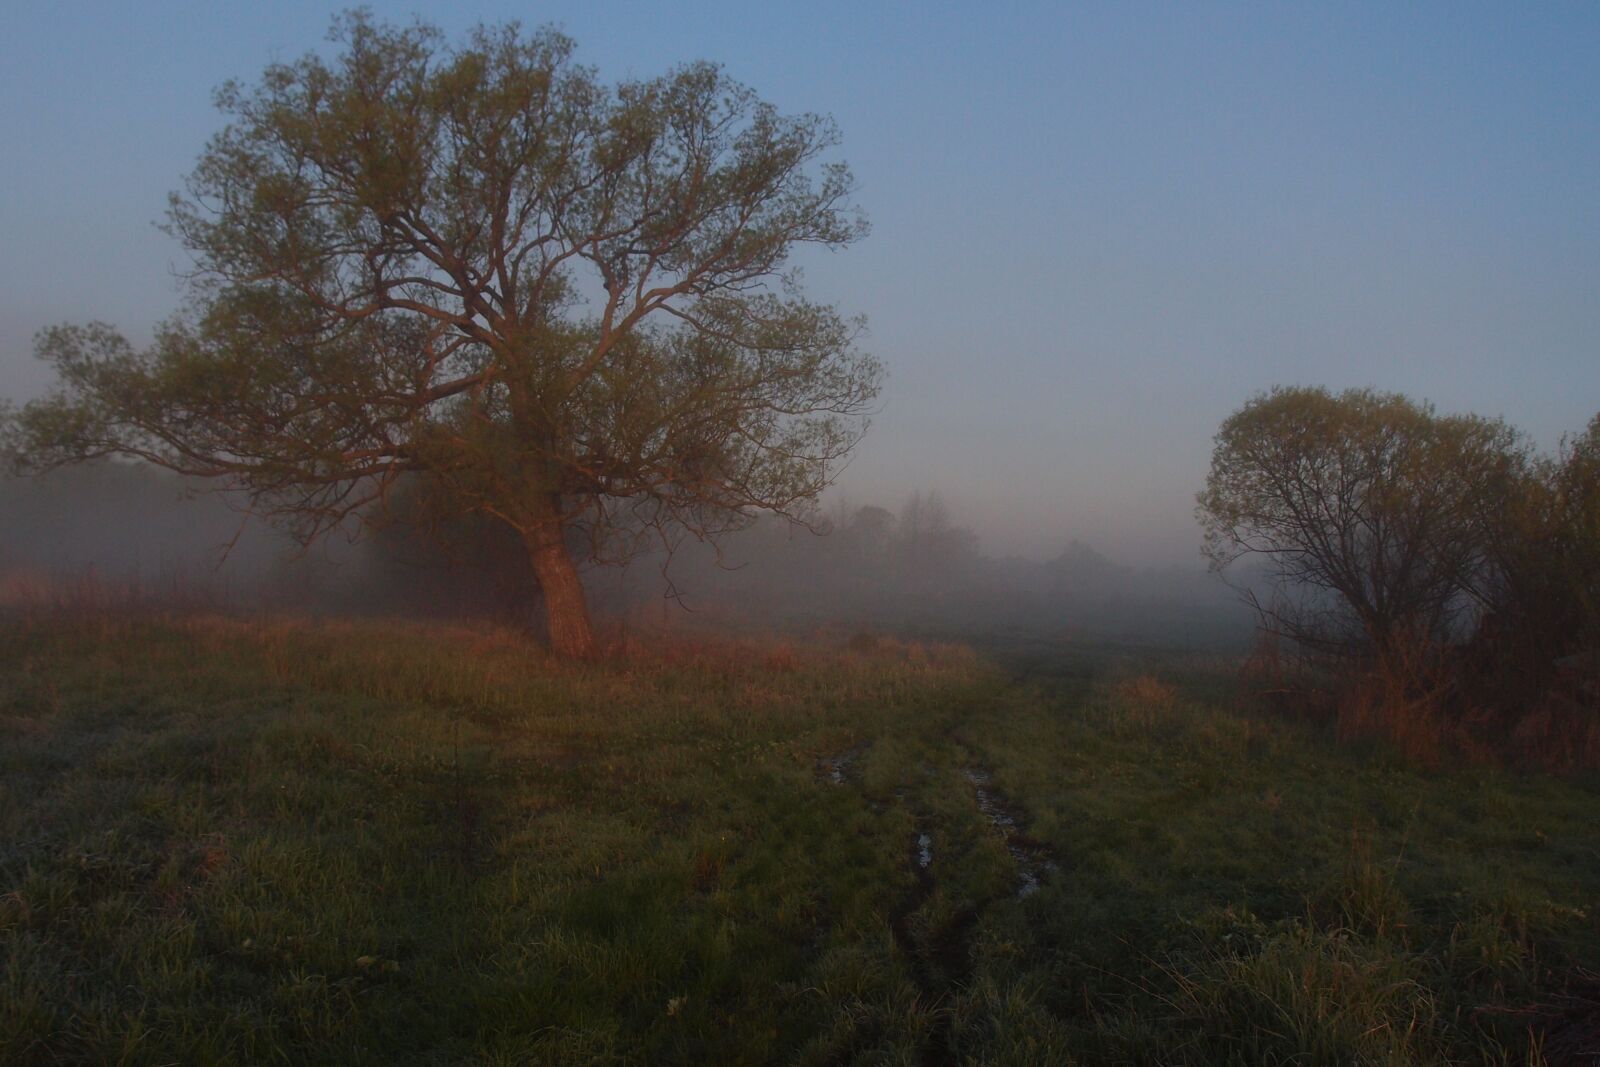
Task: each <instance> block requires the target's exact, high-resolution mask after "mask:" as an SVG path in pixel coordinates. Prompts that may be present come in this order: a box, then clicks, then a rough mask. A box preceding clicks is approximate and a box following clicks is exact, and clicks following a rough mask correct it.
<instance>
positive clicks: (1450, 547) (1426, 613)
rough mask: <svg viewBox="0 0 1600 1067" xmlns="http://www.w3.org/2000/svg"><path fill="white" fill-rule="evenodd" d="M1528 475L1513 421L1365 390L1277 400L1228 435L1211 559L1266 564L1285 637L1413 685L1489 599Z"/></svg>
mask: <svg viewBox="0 0 1600 1067" xmlns="http://www.w3.org/2000/svg"><path fill="white" fill-rule="evenodd" d="M1527 464H1528V459H1527V454H1526V448H1525V446H1524V445H1523V444H1522V442H1521V439H1520V438H1519V436H1518V435H1517V434H1516V432H1515V431H1513V430H1512V429H1511V428H1510V427H1508V426H1506V425H1505V424H1504V423H1502V422H1500V421H1498V420H1492V419H1484V418H1480V417H1477V416H1459V415H1453V416H1441V415H1438V414H1436V413H1435V412H1434V411H1433V409H1432V408H1430V407H1428V406H1426V405H1419V404H1416V403H1413V402H1412V401H1410V400H1407V399H1406V398H1404V397H1402V396H1398V395H1395V394H1386V393H1377V392H1373V391H1372V390H1365V389H1363V390H1350V391H1347V392H1345V393H1342V394H1339V395H1333V394H1331V393H1329V392H1328V391H1327V390H1324V389H1274V390H1273V391H1271V392H1270V393H1266V394H1263V395H1261V396H1258V397H1256V398H1254V399H1252V400H1251V401H1250V402H1249V403H1247V404H1246V405H1245V406H1244V407H1243V408H1241V409H1240V410H1239V411H1238V412H1236V413H1235V414H1233V415H1232V416H1230V417H1229V418H1228V419H1227V420H1226V421H1225V422H1224V423H1223V424H1222V427H1221V429H1220V430H1219V431H1218V433H1217V437H1216V449H1215V452H1214V453H1213V456H1212V462H1211V471H1210V474H1209V475H1208V477H1207V479H1206V487H1205V489H1204V491H1203V492H1201V494H1200V496H1199V508H1198V515H1199V518H1200V521H1201V523H1202V525H1203V527H1204V529H1205V538H1206V539H1205V552H1206V555H1207V556H1208V557H1209V558H1210V560H1211V562H1212V565H1213V567H1215V568H1216V569H1218V570H1220V569H1222V568H1224V567H1226V566H1227V565H1228V564H1230V563H1232V562H1233V561H1235V560H1237V559H1239V558H1240V557H1242V556H1256V557H1260V558H1261V559H1263V560H1265V562H1266V565H1267V573H1268V575H1269V577H1270V578H1271V580H1272V581H1273V582H1274V583H1275V585H1276V587H1277V588H1276V590H1275V591H1276V592H1278V593H1279V596H1280V598H1279V599H1278V600H1276V601H1274V602H1272V603H1268V604H1263V605H1261V611H1262V614H1263V617H1264V618H1265V619H1266V621H1267V623H1268V625H1269V626H1271V627H1272V628H1274V629H1276V630H1279V631H1281V632H1283V633H1286V634H1288V635H1289V636H1290V637H1292V638H1294V639H1295V640H1296V641H1298V642H1300V643H1301V644H1302V645H1305V646H1308V647H1312V648H1317V649H1322V650H1327V651H1337V652H1346V653H1348V652H1359V653H1367V654H1370V655H1372V656H1374V657H1375V658H1376V660H1377V661H1378V663H1379V664H1380V665H1381V666H1382V667H1383V669H1385V670H1386V671H1388V672H1391V673H1394V674H1404V673H1405V672H1408V671H1411V670H1414V669H1415V665H1414V660H1415V658H1416V657H1417V656H1418V654H1419V651H1420V650H1425V649H1428V648H1430V647H1432V646H1434V645H1436V644H1437V643H1439V642H1442V641H1444V640H1447V639H1449V638H1451V637H1453V636H1459V635H1460V634H1461V633H1462V632H1463V629H1464V628H1465V627H1467V626H1470V624H1471V622H1472V618H1471V612H1472V611H1473V610H1474V609H1477V608H1481V607H1482V606H1483V605H1484V604H1485V603H1486V602H1487V600H1488V598H1489V595H1490V586H1491V583H1492V581H1493V577H1494V576H1493V571H1492V566H1491V562H1492V561H1491V559H1490V553H1489V534H1488V529H1489V526H1490V524H1491V523H1492V522H1493V521H1494V520H1495V518H1496V516H1497V515H1498V514H1499V510H1500V508H1501V507H1502V506H1503V504H1504V502H1505V501H1506V500H1508V499H1510V498H1512V497H1513V496H1514V495H1515V492H1516V490H1517V489H1518V488H1519V487H1520V484H1521V482H1522V480H1523V479H1524V478H1525V476H1526V473H1525V472H1526V468H1527Z"/></svg>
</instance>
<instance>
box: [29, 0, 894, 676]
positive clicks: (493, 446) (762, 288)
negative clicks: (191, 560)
mask: <svg viewBox="0 0 1600 1067" xmlns="http://www.w3.org/2000/svg"><path fill="white" fill-rule="evenodd" d="M331 40H333V41H334V42H335V43H336V44H337V45H338V49H337V55H335V56H334V57H333V58H331V59H328V58H324V57H322V56H319V55H315V54H313V55H307V56H305V57H304V58H302V59H300V60H298V61H296V62H293V63H287V64H274V65H272V66H269V67H268V68H267V69H266V71H265V73H264V74H263V75H262V77H261V79H260V80H259V82H258V83H256V84H255V85H254V86H253V87H246V86H242V85H239V84H232V83H230V84H228V85H225V86H223V88H222V89H221V90H220V91H219V92H218V94H217V102H218V105H219V107H220V108H221V110H222V111H223V112H224V113H226V114H227V115H228V116H230V121H229V122H228V123H227V124H226V125H225V127H224V128H223V129H222V131H221V132H220V133H218V134H217V135H216V136H215V137H214V138H213V139H212V140H211V142H210V143H209V145H208V146H207V147H206V149H205V151H204V153H203V154H202V156H201V158H200V160H199V163H198V165H197V166H196V168H195V170H194V172H193V174H192V176H191V177H190V179H189V180H188V183H187V187H186V189H185V190H184V191H183V192H180V193H177V194H174V196H173V197H172V203H171V207H170V211H169V225H170V228H171V231H172V232H173V233H174V234H176V235H177V236H178V237H179V238H181V240H182V241H183V243H184V245H186V246H187V248H188V249H189V251H190V252H191V253H192V255H193V258H194V263H195V268H196V269H195V271H194V273H193V275H192V279H191V281H192V284H191V286H190V297H191V299H190V300H189V301H188V307H187V310H186V311H185V312H184V313H183V314H181V315H180V316H179V317H178V318H177V319H176V320H174V321H172V322H170V323H168V324H167V325H165V326H164V327H163V328H162V329H160V330H159V332H158V335H157V337H156V339H155V341H154V343H153V344H152V345H151V346H150V347H148V348H146V349H143V350H138V349H136V348H135V347H134V346H133V345H131V344H129V342H127V341H126V340H125V339H124V338H123V337H122V336H121V335H119V334H118V333H117V332H116V331H115V330H114V329H112V328H110V327H107V326H103V325H99V324H94V325H88V326H63V327H58V328H55V329H50V330H46V331H45V332H44V333H42V334H41V335H40V338H39V340H38V345H37V347H38V351H39V354H40V355H41V356H42V357H43V358H45V359H48V360H50V361H52V362H53V363H54V364H55V366H56V368H57V370H58V371H59V375H60V381H61V386H60V388H59V389H58V391H57V392H56V393H55V394H54V395H52V396H51V397H49V398H48V399H46V400H44V401H41V402H37V403H34V404H31V405H29V406H28V407H27V408H25V409H24V410H23V411H21V412H20V413H19V414H18V416H17V419H16V426H15V429H16V431H17V437H18V448H19V450H20V452H21V454H22V455H23V456H24V458H25V460H26V461H27V462H28V463H31V464H34V465H41V466H45V465H50V464H55V463H61V462H67V461H73V460H79V459H84V458H87V457H93V456H100V455H108V454H121V455H127V456H134V457H139V458H142V459H144V460H147V461H149V462H152V463H157V464H160V465H161V466H164V467H169V468H171V469H173V470H177V471H180V472H182V473H184V474H188V475H197V476H202V477H209V478H216V479H219V480H220V481H221V483H222V484H223V485H225V486H227V487H230V488H233V489H237V490H243V491H245V492H247V493H248V494H249V495H250V497H251V498H252V500H253V501H254V502H255V504H256V506H257V507H258V508H259V509H261V510H262V511H263V512H266V513H270V514H271V515H274V516H277V517H279V518H283V519H286V520H288V521H289V524H290V525H291V527H292V528H293V529H294V530H295V532H296V533H297V534H298V535H299V536H301V537H302V538H306V539H310V538H314V537H317V536H319V535H321V534H323V533H325V532H327V531H328V530H330V529H332V528H334V527H336V526H340V525H341V524H345V523H346V522H347V520H350V519H351V517H352V516H357V515H361V514H366V513H368V512H370V510H371V509H372V507H373V506H374V505H375V504H377V503H379V502H381V501H382V500H383V498H384V497H385V495H386V494H387V493H388V492H389V490H390V489H391V488H392V487H393V486H394V484H395V482H396V479H398V478H401V477H404V476H406V475H407V474H408V473H410V472H415V473H419V474H421V475H422V476H423V477H424V479H425V480H426V481H427V483H428V485H429V486H430V490H429V491H430V492H432V493H434V494H436V495H437V497H438V498H439V499H444V500H447V501H449V504H450V506H451V507H452V508H456V509H459V510H462V511H471V512H477V513H481V514H483V515H487V516H492V517H493V518H495V519H498V520H499V521H502V522H504V523H505V524H507V525H508V526H509V527H511V528H512V529H514V530H515V531H516V533H517V534H518V536H519V537H520V538H521V540H522V541H523V542H524V543H525V545H526V546H527V550H528V553H529V556H530V559H531V561H532V564H533V569H534V572H535V573H536V575H537V577H538V580H539V584H540V587H541V589H542V592H543V600H544V605H545V611H546V617H547V619H548V624H549V633H550V639H551V642H552V644H553V645H554V647H555V648H556V649H557V650H558V651H559V652H561V653H564V654H568V655H588V654H591V653H592V652H593V651H594V638H593V635H592V630H591V627H590V622H589V618H588V613H587V608H586V606H585V601H584V595H583V590H582V587H581V583H580V578H579V572H578V570H577V567H576V566H575V560H574V556H573V545H574V544H575V543H579V541H580V537H579V536H578V535H579V534H582V535H585V537H586V540H585V541H583V543H585V544H587V545H588V546H590V550H591V552H592V554H594V555H596V556H600V557H608V558H609V557H616V556H619V555H625V554H626V553H627V552H628V551H629V550H630V549H631V547H632V546H633V545H634V544H636V543H637V535H638V534H639V533H640V531H669V530H677V531H684V530H687V531H689V532H690V533H692V534H695V535H697V536H715V535H716V534H717V533H719V532H721V531H723V530H726V529H729V528H731V527H733V526H737V525H739V524H740V523H742V522H743V521H745V518H746V517H747V516H748V515H749V514H751V512H752V511H753V510H760V509H767V510H772V511H777V512H783V513H791V512H795V511H796V510H797V509H801V508H803V507H804V506H805V505H806V503H807V502H808V501H810V500H812V499H813V498H814V497H815V495H816V494H817V493H818V492H819V491H820V490H821V489H822V488H823V487H824V486H825V485H826V484H827V483H828V481H829V479H830V477H831V476H832V474H833V473H834V471H835V470H836V469H837V464H838V461H839V460H840V459H841V458H842V457H843V456H844V455H845V454H846V453H847V452H848V451H849V450H850V448H851V447H852V446H853V445H854V444H855V442H856V441H857V439H858V438H859V435H860V433H861V431H862V430H863V429H864V426H865V423H864V419H863V416H864V414H865V412H866V409H867V408H868V406H869V405H870V404H871V403H872V401H873V399H874V397H875V395H876V392H877V387H878V383H879V378H880V373H879V368H878V365H877V364H876V363H875V362H874V361H873V360H872V359H871V358H870V357H868V356H866V355H863V354H861V353H860V352H858V351H857V350H856V349H855V348H854V338H855V336H856V334H857V332H858V329H859V324H858V323H857V322H854V321H851V320H846V319H844V318H842V317H841V316H840V315H839V314H838V313H836V312H835V310H834V309H833V308H831V307H828V306H823V305H819V304H816V303H812V302H809V301H807V300H806V299H805V298H804V296H803V295H802V293H801V292H800V290H799V288H798V285H797V274H796V272H794V271H792V270H791V269H790V267H789V260H790V257H791V254H792V253H793V252H794V251H795V250H796V248H797V247H798V246H803V245H821V246H825V247H828V248H838V247H841V246H845V245H848V244H850V243H851V242H853V241H855V240H856V239H857V238H859V237H860V236H862V234H863V233H864V232H865V225H864V223H863V221H862V220H861V218H860V217H859V215H858V214H857V212H856V211H855V209H854V207H853V206H852V205H851V203H850V194H851V190H852V182H851V178H850V175H849V173H848V171H847V170H846V169H845V167H844V166H843V165H842V164H840V163H837V162H827V161H826V160H825V156H826V153H827V152H828V150H829V149H830V148H832V147H833V146H834V144H835V143H836V132H835V128H834V126H833V124H832V123H831V122H830V121H829V120H827V119H825V118H821V117H817V116H813V115H800V116H786V115H782V114H780V113H778V112H777V111H776V110H775V109H774V108H773V107H771V106H770V105H768V104H766V103H763V102H762V101H760V100H759V99H757V98H756V96H754V95H753V94H752V93H751V92H750V91H749V90H748V89H746V88H744V87H742V86H740V85H738V84H736V83H734V82H733V81H731V80H730V79H729V78H728V77H727V76H726V75H725V74H724V73H723V72H722V71H721V70H720V69H719V68H717V67H715V66H712V65H709V64H703V63H701V64H691V65H688V66H685V67H681V68H679V69H676V70H674V71H672V72H670V73H668V74H666V75H665V76H662V77H659V78H655V79H652V80H648V81H630V82H624V83H621V84H618V85H615V86H607V85H605V84H603V83H602V82H600V81H599V80H598V79H597V77H596V75H595V74H594V72H593V71H592V70H590V69H588V68H586V67H583V66H580V65H577V64H576V63H575V62H574V61H573V58H572V51H573V46H572V42H571V41H570V40H568V39H567V38H566V37H564V36H562V35H561V34H559V33H557V32H555V31H553V30H548V29H546V30H540V31H538V32H534V33H531V34H529V33H524V32H523V31H522V30H521V29H520V28H519V27H518V26H516V25H514V24H512V25H504V26H493V27H480V28H479V29H477V30H475V31H474V32H472V33H471V34H470V35H469V36H468V37H467V38H466V40H465V41H464V42H463V43H460V44H456V45H452V44H450V43H448V42H446V41H445V40H443V38H442V37H441V34H440V33H439V31H438V30H436V29H434V28H432V27H430V26H427V25H423V24H414V25H407V26H393V25H386V24H380V23H377V22H375V21H373V20H372V19H371V18H370V17H368V16H367V15H365V14H363V13H355V14H350V15H346V16H344V17H342V18H340V19H338V20H336V22H335V26H334V31H333V33H332V34H331Z"/></svg>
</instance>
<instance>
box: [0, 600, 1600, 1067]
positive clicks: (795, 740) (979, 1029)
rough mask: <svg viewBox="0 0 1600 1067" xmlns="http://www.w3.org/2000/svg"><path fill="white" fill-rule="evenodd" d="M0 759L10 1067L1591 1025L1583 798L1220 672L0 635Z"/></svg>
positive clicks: (874, 1052)
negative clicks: (1388, 746) (1353, 724)
mask: <svg viewBox="0 0 1600 1067" xmlns="http://www.w3.org/2000/svg"><path fill="white" fill-rule="evenodd" d="M0 738H3V747H0V768H3V770H0V1062H4V1063H6V1064H30V1063H43V1064H56V1063H95V1064H100V1063H128V1064H167V1063H183V1064H206V1063H237V1064H254V1063H273V1062H277V1063H296V1064H298V1063H341V1064H362V1063H370V1064H390V1063H402V1064H406V1063H415V1064H457V1063H462V1064H521V1063H559V1064H566V1063H573V1064H579V1063H584V1064H588V1063H637V1064H663V1063H684V1064H700V1063H717V1064H738V1063H749V1064H762V1063H796V1064H844V1063H859V1064H939V1063H970V1064H976V1063H992V1064H1028V1063H1037V1064H1065V1063H1073V1062H1079V1063H1103V1062H1121V1063H1152V1064H1155V1063H1196V1064H1199V1063H1227V1062H1233V1063H1290V1062H1293V1063H1297V1064H1348V1063H1362V1062H1366V1063H1385V1064H1431V1063H1472V1064H1478V1063H1498V1062H1512V1063H1525V1062H1532V1063H1543V1062H1548V1063H1552V1064H1557V1063H1586V1062H1594V1060H1593V1058H1592V1057H1593V1056H1594V1055H1595V1054H1596V1048H1597V1046H1596V1042H1597V1041H1600V1037H1597V1032H1600V1031H1597V1024H1596V1018H1597V1013H1600V979H1597V977H1596V973H1595V972H1596V971H1600V899H1597V898H1600V849H1597V840H1600V837H1597V835H1596V833H1595V830H1594V821H1595V813H1596V811H1597V810H1600V808H1597V805H1596V800H1597V792H1600V786H1597V783H1596V782H1595V781H1594V780H1592V779H1584V778H1573V777H1556V776H1551V775H1543V774H1520V773H1513V772H1510V771H1506V770H1500V769H1495V768H1493V767H1489V766H1471V767H1444V768H1419V767H1415V766H1412V765H1410V764H1408V763H1407V762H1405V761H1404V760H1403V759H1401V758H1400V757H1399V756H1398V755H1396V754H1394V753H1391V752H1389V751H1387V750H1384V749H1382V748H1379V747H1366V748H1354V747H1350V746H1348V745H1339V744H1337V743H1336V742H1335V741H1334V739H1333V738H1331V737H1328V736H1325V734H1324V732H1323V731H1322V729H1321V728H1319V727H1318V726H1316V725H1315V724H1312V723H1307V722H1303V721H1297V720H1295V719H1292V718H1287V717H1284V716H1281V715H1275V714H1272V713H1269V712H1268V711H1266V710H1258V709H1253V708H1252V707H1251V706H1250V705H1249V704H1248V702H1247V701H1245V700H1244V698H1243V696H1242V694H1241V690H1240V687H1239V685H1238V679H1237V675H1236V672H1235V671H1234V668H1233V665H1232V664H1230V663H1229V662H1227V661H1225V660H1220V659H1205V658H1201V657H1196V656H1185V655H1179V654H1165V655H1163V654H1158V653H1154V652H1148V651H1129V650H1116V649H1104V648H1102V649H1090V650H1077V649H1075V648H1074V647H1073V646H1072V645H1069V644H1062V643H1051V642H1040V643H1038V644H1037V645H1036V646H1034V647H1032V648H1026V649H1024V648H1014V649H1009V650H1002V652H1001V653H1000V654H998V655H993V654H986V655H984V656H977V655H975V654H973V653H972V652H970V651H967V650H965V649H962V648H956V647H948V646H933V647H929V646H921V645H910V644H904V643H900V642H896V641H890V640H883V639H874V638H865V637H860V638H857V639H855V640H853V641H843V640H835V641H830V640H826V639H819V640H817V641H810V642H805V643H800V644H791V645H778V644H771V643H766V644H761V643H756V642H732V641H720V642H719V641H708V640H701V641H695V642H686V641H683V640H677V641H674V642H671V643H667V644H664V645H661V646H657V647H645V648H634V649H632V650H630V651H628V652H626V653H625V654H623V655H620V656H618V657H617V658H614V659H612V660H609V661H606V662H604V663H599V664H580V665H570V664H560V663H555V662H552V661H550V660H549V659H548V658H547V657H545V656H544V655H543V654H542V653H541V652H540V651H539V650H538V648H537V646H536V645H534V644H533V643H532V642H530V641H529V640H527V639H525V638H523V637H521V636H519V635H517V634H515V633H511V632H507V631H502V630H496V629H492V628H488V627H465V626H463V627H445V626H440V625H436V624H433V625H423V624H417V623H396V622H294V621H287V620H243V619H237V618H169V619H142V620H140V619H119V618H113V617H99V618H91V617H80V618H73V617H68V618H35V619H17V620H13V621H8V622H5V623H3V624H0ZM1586 1056H1587V1057H1590V1058H1587V1059H1586V1058H1585V1057H1586Z"/></svg>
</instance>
